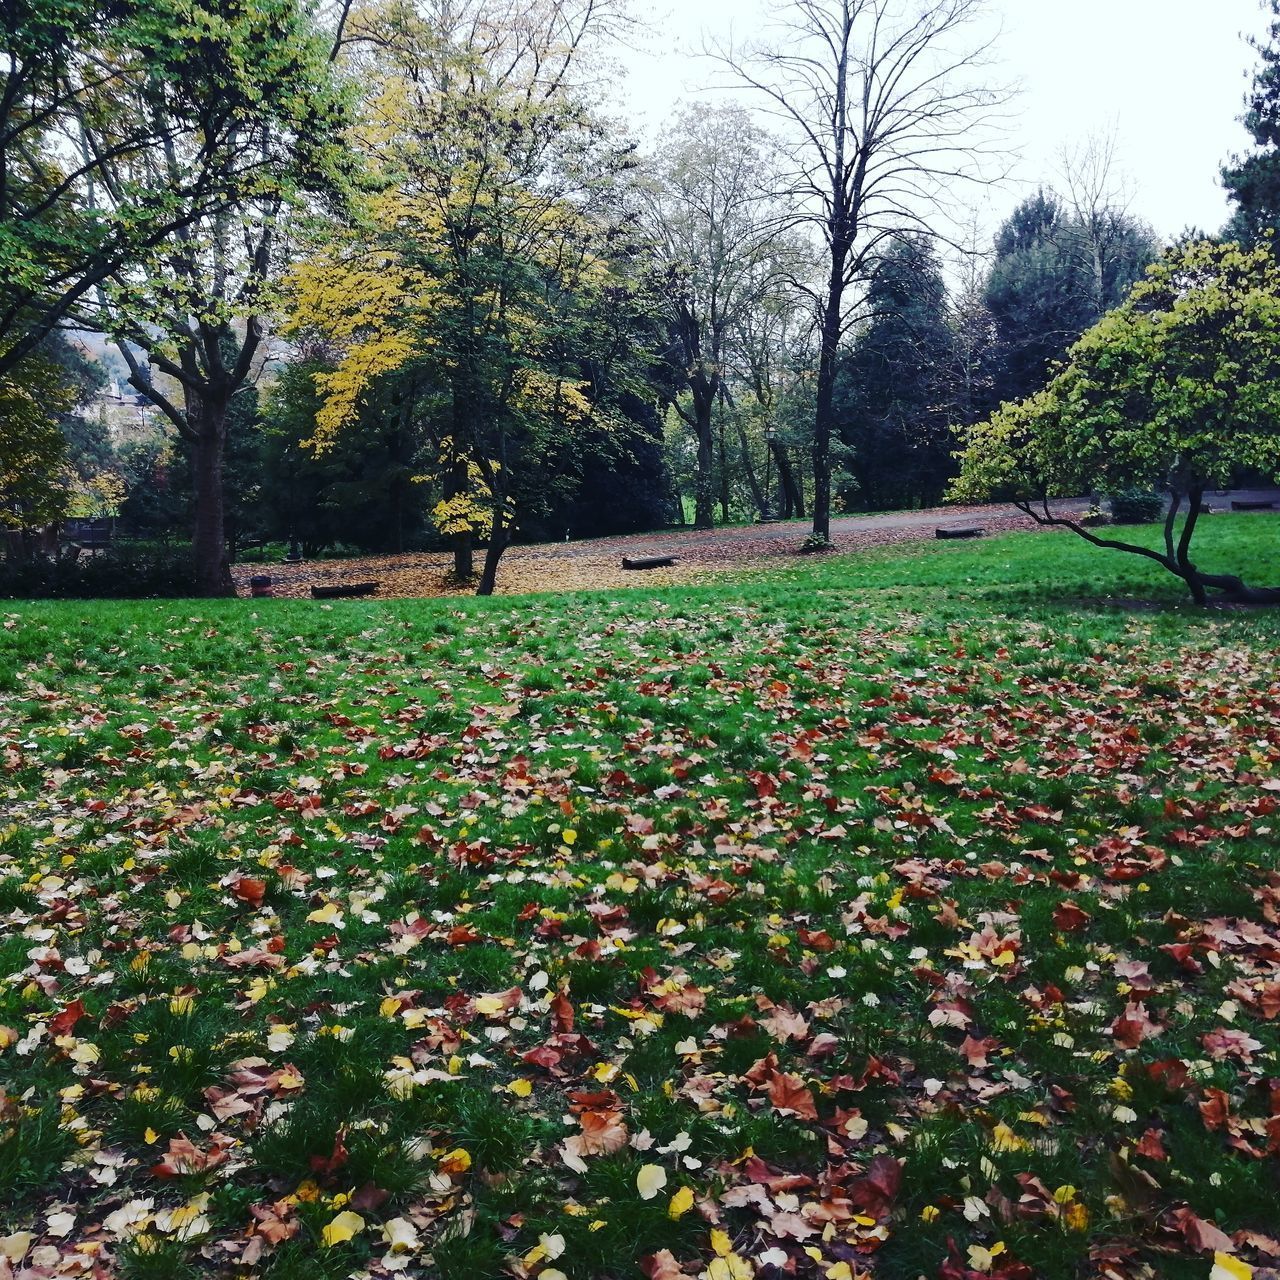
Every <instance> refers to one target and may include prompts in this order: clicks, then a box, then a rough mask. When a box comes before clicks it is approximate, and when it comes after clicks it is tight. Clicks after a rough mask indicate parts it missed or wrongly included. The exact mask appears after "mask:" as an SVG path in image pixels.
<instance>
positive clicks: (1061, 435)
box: [950, 241, 1280, 605]
mask: <svg viewBox="0 0 1280 1280" xmlns="http://www.w3.org/2000/svg"><path fill="white" fill-rule="evenodd" d="M960 462H961V469H960V476H959V478H958V479H957V480H956V482H955V484H954V485H953V486H952V490H951V493H950V497H951V498H952V499H953V500H955V501H961V502H975V501H979V502H980V501H989V500H991V499H992V498H995V497H998V496H999V495H1001V494H1007V493H1010V492H1013V493H1015V494H1018V495H1019V496H1018V497H1016V498H1015V499H1014V505H1015V506H1016V507H1017V508H1018V510H1019V511H1022V512H1023V513H1024V514H1026V515H1028V516H1030V517H1031V519H1033V520H1034V521H1035V522H1036V523H1037V524H1040V525H1045V526H1052V527H1055V528H1063V529H1070V530H1071V532H1072V533H1074V534H1076V535H1077V536H1078V537H1080V538H1083V539H1084V540H1085V541H1086V542H1088V543H1090V544H1092V545H1093V546H1095V547H1105V548H1108V549H1110V550H1113V551H1124V552H1127V553H1129V554H1130V555H1137V556H1142V557H1143V558H1145V559H1147V560H1150V561H1152V562H1153V563H1154V564H1158V565H1160V567H1161V568H1163V569H1165V570H1167V571H1168V572H1169V573H1171V574H1173V575H1174V576H1175V577H1177V578H1179V579H1181V580H1182V581H1183V582H1184V583H1185V584H1186V587H1187V590H1188V591H1189V592H1190V594H1191V597H1192V599H1193V600H1195V602H1196V603H1197V604H1205V603H1207V602H1208V600H1209V598H1210V593H1213V594H1214V595H1215V596H1216V597H1217V598H1220V599H1223V600H1227V601H1231V602H1234V603H1239V604H1266V605H1270V604H1280V587H1254V586H1250V585H1248V584H1247V583H1245V582H1244V580H1243V579H1242V578H1240V577H1238V576H1237V575H1235V574H1232V573H1208V572H1205V571H1204V570H1202V569H1200V568H1199V567H1198V566H1197V564H1196V563H1195V561H1194V559H1193V558H1192V543H1193V540H1194V538H1195V534H1196V529H1197V527H1198V524H1199V518H1200V514H1201V511H1202V509H1203V500H1204V494H1205V491H1206V490H1207V489H1208V488H1210V487H1213V486H1216V485H1220V484H1222V483H1224V482H1226V481H1227V480H1228V479H1229V478H1230V476H1231V474H1232V472H1233V471H1236V470H1237V469H1239V468H1242V467H1247V468H1249V469H1251V470H1254V471H1261V472H1263V473H1264V474H1269V475H1272V476H1274V477H1276V478H1277V479H1280V268H1277V265H1276V263H1275V261H1274V259H1273V258H1272V256H1271V252H1270V250H1269V248H1267V247H1262V248H1259V249H1256V250H1244V249H1241V248H1240V246H1239V245H1234V244H1225V245H1224V244H1215V243H1212V242H1208V241H1206V242H1200V243H1194V244H1187V245H1183V246H1180V247H1178V248H1174V249H1171V250H1169V252H1168V253H1167V254H1166V255H1165V257H1164V258H1163V259H1162V260H1161V261H1160V262H1158V263H1156V264H1155V265H1154V266H1153V267H1151V268H1150V270H1149V271H1148V273H1147V276H1146V278H1145V279H1144V280H1142V281H1140V282H1139V283H1138V284H1137V285H1135V286H1134V288H1133V290H1132V291H1131V292H1130V294H1129V297H1128V298H1127V299H1126V300H1125V302H1124V303H1123V304H1122V305H1121V306H1119V307H1117V308H1116V309H1115V310H1114V311H1112V312H1110V313H1108V314H1107V315H1106V316H1104V317H1103V318H1102V319H1101V320H1100V321H1099V322H1098V324H1097V325H1095V326H1094V327H1093V328H1092V329H1090V330H1089V331H1088V332H1087V333H1086V334H1084V336H1083V337H1081V338H1080V340H1079V341H1078V342H1077V343H1076V344H1075V346H1073V347H1072V348H1071V350H1070V352H1069V353H1068V359H1067V363H1066V364H1065V365H1064V366H1063V367H1062V368H1061V370H1060V371H1059V372H1058V374H1057V375H1056V376H1055V377H1054V379H1053V380H1052V382H1050V383H1049V385H1048V386H1047V387H1046V388H1045V389H1044V390H1043V391H1040V392H1037V393H1036V394H1035V395H1033V396H1031V397H1029V398H1028V399H1026V400H1024V401H1022V402H1021V403H1019V404H1005V405H1002V406H1001V407H1000V408H999V409H998V410H997V411H996V413H995V414H994V415H993V416H992V417H991V418H990V419H988V420H987V421H986V422H983V423H979V424H978V425H977V426H976V427H974V428H973V429H972V431H971V432H970V434H969V437H968V440H967V442H966V448H965V449H964V451H963V452H962V453H961V454H960ZM1143 485H1146V486H1148V487H1149V488H1150V489H1151V490H1153V491H1164V492H1166V493H1168V494H1169V505H1168V507H1167V509H1166V512H1165V519H1164V525H1163V530H1162V532H1163V539H1162V542H1163V546H1162V547H1151V546H1145V545H1143V544H1142V543H1141V542H1134V541H1129V540H1126V539H1123V538H1116V537H1107V536H1105V535H1102V534H1098V533H1095V532H1094V531H1093V530H1091V529H1088V528H1086V527H1085V526H1084V525H1083V524H1081V523H1080V522H1079V521H1078V520H1076V519H1074V518H1072V517H1071V516H1069V515H1065V514H1057V513H1055V512H1054V511H1053V510H1052V509H1051V508H1050V506H1049V500H1050V498H1051V497H1052V496H1054V495H1063V494H1070V493H1081V492H1085V491H1087V490H1094V489H1098V488H1102V489H1104V490H1106V489H1108V488H1109V489H1110V490H1111V491H1112V492H1119V491H1123V490H1128V489H1133V488H1134V487H1135V486H1138V487H1141V486H1143ZM1184 503H1185V508H1184ZM1037 508H1038V509H1037ZM1179 516H1181V520H1182V523H1181V527H1180V528H1179V525H1178V520H1179ZM1277 528H1278V529H1280V524H1278V525H1277Z"/></svg>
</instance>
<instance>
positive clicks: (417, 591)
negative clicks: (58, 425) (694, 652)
mask: <svg viewBox="0 0 1280 1280" xmlns="http://www.w3.org/2000/svg"><path fill="white" fill-rule="evenodd" d="M1232 496H1234V497H1244V498H1251V497H1252V498H1256V497H1267V496H1270V495H1269V494H1263V493H1253V492H1249V493H1237V494H1234V495H1222V496H1217V495H1215V496H1214V497H1212V498H1211V499H1210V501H1211V503H1212V504H1213V505H1215V506H1219V507H1223V508H1226V507H1228V506H1229V498H1230V497H1232ZM1276 497H1277V502H1280V494H1277V495H1276ZM1054 506H1055V508H1056V509H1057V510H1059V511H1063V512H1066V511H1070V512H1073V513H1078V512H1080V511H1083V510H1084V509H1085V507H1087V506H1088V500H1087V499H1084V498H1081V499H1071V500H1067V501H1063V502H1060V503H1055V504H1054ZM966 525H978V526H980V527H982V528H983V529H985V530H986V531H987V532H988V533H1003V532H1007V531H1009V530H1017V529H1033V528H1035V527H1036V526H1035V523H1034V522H1033V521H1032V520H1030V519H1028V518H1027V517H1026V516H1023V515H1021V514H1020V513H1019V512H1017V511H1015V510H1014V509H1013V508H1012V507H1007V506H995V507H993V506H986V507H938V508H933V509H930V510H927V511H884V512H876V513H873V514H869V515H854V516H837V517H836V518H834V519H833V520H832V522H831V535H832V541H833V542H834V543H835V545H836V549H837V550H839V551H862V550H866V549H869V548H872V547H880V546H889V545H892V544H895V543H902V542H919V541H924V540H929V539H932V538H933V536H934V530H935V529H937V528H940V527H943V528H955V527H958V526H966ZM808 528H809V525H808V522H807V521H803V520H796V521H788V522H786V523H782V522H779V523H777V524H764V525H743V526H733V527H729V528H717V529H704V530H698V531H695V530H693V529H668V530H662V531H660V532H657V533H637V534H628V535H626V536H623V537H614V538H593V539H590V540H587V541H583V542H547V543H539V544H537V545H533V546H521V547H512V548H511V549H510V550H509V551H508V552H507V553H506V555H504V556H503V558H502V565H501V568H500V569H499V572H498V592H499V594H502V595H511V594H513V593H516V592H524V591H582V590H601V589H613V588H619V587H637V586H642V585H648V586H666V585H671V584H676V583H691V582H700V581H705V580H706V579H707V578H708V577H711V576H713V575H714V574H715V573H716V572H718V571H722V570H728V569H735V568H742V567H746V566H753V565H765V564H767V563H769V562H770V561H774V560H777V559H779V558H781V557H791V556H794V555H795V554H796V548H797V546H798V545H799V543H800V541H801V539H802V538H803V537H804V535H805V533H806V532H807V531H808ZM624 555H625V556H675V557H676V564H675V565H674V566H673V567H671V568H667V569H654V570H648V571H645V572H642V573H641V572H632V571H628V570H625V569H623V568H622V557H623V556H624ZM449 567H450V559H449V557H448V556H447V555H443V554H438V553H421V552H414V553H405V554H402V555H386V556H362V557H359V558H358V559H351V560H314V561H307V562H304V563H302V564H296V565H292V564H274V565H267V566H262V565H236V566H235V567H234V569H233V570H232V572H233V575H234V577H235V580H236V586H237V588H238V590H239V591H240V592H241V594H242V595H247V594H248V593H249V579H250V578H251V577H252V576H253V575H255V574H258V573H268V574H270V576H271V578H272V585H273V590H274V593H275V594H276V595H277V596H295V597H301V596H307V595H309V593H310V589H311V587H312V586H313V585H319V584H325V583H341V582H362V581H367V580H370V579H373V580H377V581H378V583H379V584H380V586H379V589H378V593H377V594H378V597H379V598H383V599H389V598H406V597H419V596H444V595H469V594H470V591H471V589H470V588H469V587H458V586H457V585H456V584H454V583H452V582H451V581H450V579H449Z"/></svg>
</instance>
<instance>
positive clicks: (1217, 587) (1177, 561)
mask: <svg viewBox="0 0 1280 1280" xmlns="http://www.w3.org/2000/svg"><path fill="white" fill-rule="evenodd" d="M1180 499H1181V495H1180V494H1178V493H1176V492H1175V493H1174V494H1173V498H1172V500H1171V501H1170V503H1169V509H1168V511H1167V512H1166V514H1165V523H1164V540H1165V552H1164V553H1163V554H1162V553H1161V552H1159V551H1155V550H1153V549H1152V548H1151V547H1144V546H1141V545H1140V544H1139V543H1136V542H1125V541H1124V540H1123V539H1120V538H1102V537H1099V536H1098V535H1097V534H1096V533H1094V532H1093V530H1092V529H1089V528H1086V527H1085V526H1084V525H1082V524H1081V523H1080V522H1079V521H1078V520H1072V519H1071V518H1070V517H1069V516H1060V515H1054V514H1053V512H1052V511H1051V510H1050V509H1049V499H1048V498H1047V497H1043V496H1042V497H1041V499H1040V505H1041V510H1040V511H1037V510H1036V509H1035V507H1034V506H1033V505H1032V504H1031V503H1030V502H1028V501H1022V500H1018V501H1015V502H1014V504H1013V505H1014V506H1015V507H1017V509H1018V510H1019V511H1021V512H1022V513H1023V514H1024V515H1027V516H1030V517H1031V519H1032V520H1034V521H1035V522H1036V524H1038V525H1043V526H1045V527H1049V528H1057V529H1070V530H1071V532H1072V533H1074V534H1076V535H1078V536H1079V537H1081V538H1083V539H1084V540H1085V541H1086V542H1088V543H1091V544H1092V545H1093V546H1095V547H1108V548H1110V549H1111V550H1113V551H1127V552H1129V553H1130V554H1131V555H1136V556H1145V557H1146V558H1147V559H1148V560H1154V561H1155V562H1156V564H1158V565H1160V567H1161V568H1163V569H1167V570H1168V571H1169V572H1170V573H1172V574H1174V575H1175V576H1177V577H1179V578H1181V579H1182V580H1183V581H1184V582H1185V583H1186V584H1187V589H1188V590H1189V591H1190V592H1191V595H1192V598H1193V599H1194V600H1195V601H1196V603H1197V604H1205V603H1206V602H1207V600H1208V592H1209V591H1220V592H1222V598H1223V599H1225V600H1227V601H1230V602H1232V603H1234V604H1280V587H1250V586H1247V585H1246V584H1245V582H1244V581H1243V580H1242V579H1240V578H1238V577H1236V576H1235V575H1234V574H1227V573H1202V572H1201V571H1200V570H1199V569H1197V568H1196V566H1195V565H1194V564H1192V563H1191V559H1190V549H1191V539H1192V537H1193V536H1194V535H1195V527H1196V522H1197V520H1198V518H1199V516H1200V498H1199V496H1198V495H1196V494H1193V496H1192V500H1191V502H1190V505H1189V506H1188V508H1187V514H1186V516H1185V518H1184V520H1183V524H1182V533H1181V535H1180V536H1179V538H1178V541H1177V544H1176V546H1175V544H1174V541H1173V532H1174V529H1175V528H1176V518H1177V514H1178V509H1179V506H1180Z"/></svg>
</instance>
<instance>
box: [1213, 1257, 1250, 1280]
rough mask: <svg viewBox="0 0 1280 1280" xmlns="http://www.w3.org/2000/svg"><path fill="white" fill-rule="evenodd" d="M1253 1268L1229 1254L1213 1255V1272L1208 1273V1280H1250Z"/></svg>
mask: <svg viewBox="0 0 1280 1280" xmlns="http://www.w3.org/2000/svg"><path fill="white" fill-rule="evenodd" d="M1252 1275H1253V1268H1252V1267H1251V1266H1250V1265H1249V1264H1248V1263H1247V1262H1241V1261H1240V1259H1239V1258H1233V1257H1232V1256H1231V1255H1230V1254H1229V1253H1215V1254H1214V1255H1213V1270H1212V1271H1210V1272H1209V1280H1250V1277H1251V1276H1252Z"/></svg>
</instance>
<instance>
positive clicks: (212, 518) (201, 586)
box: [187, 391, 236, 596]
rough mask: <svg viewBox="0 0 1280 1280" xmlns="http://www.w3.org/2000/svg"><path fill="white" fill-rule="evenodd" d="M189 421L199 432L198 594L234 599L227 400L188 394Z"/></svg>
mask: <svg viewBox="0 0 1280 1280" xmlns="http://www.w3.org/2000/svg"><path fill="white" fill-rule="evenodd" d="M187 421H188V422H189V423H190V424H191V427H192V429H193V430H194V431H195V432H196V438H195V442H194V450H193V453H194V457H193V460H192V465H193V468H194V475H193V487H194V490H195V528H194V531H193V534H192V538H191V549H192V554H193V555H194V558H195V571H196V583H195V585H196V593H197V594H198V595H201V596H233V595H235V593H236V591H235V586H234V584H233V583H232V581H231V566H230V564H229V563H228V560H227V537H226V505H225V498H224V494H223V491H222V460H223V453H224V447H225V445H226V439H227V404H226V400H225V399H224V398H219V397H214V396H208V395H196V394H194V393H192V392H190V391H189V392H188V393H187Z"/></svg>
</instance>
